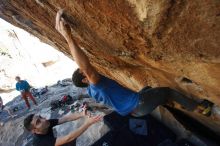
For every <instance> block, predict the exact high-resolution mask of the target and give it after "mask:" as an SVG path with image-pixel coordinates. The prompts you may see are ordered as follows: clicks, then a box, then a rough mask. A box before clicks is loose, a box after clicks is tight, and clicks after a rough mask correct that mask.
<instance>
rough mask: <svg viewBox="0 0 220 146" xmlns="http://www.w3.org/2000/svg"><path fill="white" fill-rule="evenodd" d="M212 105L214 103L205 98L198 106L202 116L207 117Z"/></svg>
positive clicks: (209, 114) (210, 112)
mask: <svg viewBox="0 0 220 146" xmlns="http://www.w3.org/2000/svg"><path fill="white" fill-rule="evenodd" d="M213 105H214V104H213V103H212V102H210V101H208V100H206V99H205V100H203V101H202V102H201V103H200V104H199V106H198V108H199V112H200V113H201V114H203V115H204V116H207V117H209V116H211V114H212V107H213Z"/></svg>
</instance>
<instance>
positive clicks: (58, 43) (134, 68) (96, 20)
mask: <svg viewBox="0 0 220 146" xmlns="http://www.w3.org/2000/svg"><path fill="white" fill-rule="evenodd" d="M59 8H65V9H66V14H67V15H68V22H69V23H70V24H71V27H72V29H73V35H74V36H75V37H76V40H77V42H78V43H79V44H80V46H81V47H82V49H83V50H84V51H85V52H86V54H87V55H88V57H89V58H90V60H91V62H92V64H93V65H94V66H95V67H96V68H97V70H98V71H99V72H100V73H101V74H104V75H106V76H108V77H111V78H112V79H115V80H117V81H118V82H120V83H121V84H123V85H124V86H127V87H129V88H131V89H133V90H135V91H138V90H140V89H141V88H142V87H144V86H145V85H150V86H153V87H156V86H169V87H172V88H175V89H177V90H180V91H182V92H184V93H185V94H187V95H191V96H194V97H196V98H198V99H204V98H205V99H208V100H210V101H212V102H213V103H215V104H216V105H218V106H219V105H220V90H219V87H220V1H219V0H193V1H192V0H179V1H174V0H74V1H71V0H62V1H59V0H23V1H20V0H1V4H0V16H1V17H2V18H3V19H5V20H7V21H9V22H11V23H12V24H14V25H17V26H19V27H21V28H23V29H25V30H27V31H29V32H31V33H32V34H34V35H36V36H37V37H39V38H40V39H41V40H42V41H44V42H47V43H49V44H50V45H52V46H54V47H56V48H57V49H59V50H60V51H62V52H64V53H65V54H67V55H69V56H70V52H69V50H68V46H67V44H66V42H65V40H64V39H63V38H62V37H61V35H60V34H59V33H58V32H57V31H56V30H55V29H54V22H55V15H56V12H57V11H58V9H59ZM39 49H40V48H39ZM190 114H192V113H190ZM196 117H197V116H196ZM214 118H216V117H211V118H204V117H200V116H198V117H197V119H200V120H201V119H202V120H201V121H203V123H208V125H209V126H210V127H212V129H215V131H217V132H219V133H220V123H219V122H218V121H216V120H215V119H214ZM214 121H215V122H214ZM219 121H220V120H219Z"/></svg>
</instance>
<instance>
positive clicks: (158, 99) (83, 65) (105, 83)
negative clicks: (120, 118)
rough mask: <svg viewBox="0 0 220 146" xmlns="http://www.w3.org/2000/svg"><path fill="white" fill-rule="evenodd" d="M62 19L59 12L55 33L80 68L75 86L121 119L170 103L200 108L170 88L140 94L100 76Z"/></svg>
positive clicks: (160, 88) (75, 76)
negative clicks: (107, 107)
mask: <svg viewBox="0 0 220 146" xmlns="http://www.w3.org/2000/svg"><path fill="white" fill-rule="evenodd" d="M62 15H63V11H62V10H60V11H58V13H57V16H56V29H57V30H58V31H59V32H60V33H61V34H62V35H63V37H64V38H65V39H66V41H67V43H68V45H69V48H70V52H71V54H72V56H73V58H74V60H75V61H76V63H77V64H78V66H79V68H80V69H77V70H76V71H75V72H74V74H73V76H72V80H73V83H74V84H75V85H76V86H78V87H87V91H88V94H89V95H90V96H91V97H93V98H94V99H95V100H96V101H98V102H102V103H104V104H106V105H108V106H111V107H112V108H113V109H114V110H115V111H117V112H118V113H119V114H121V115H128V114H129V113H131V114H132V115H134V116H143V115H146V114H148V113H150V112H151V111H153V110H154V109H155V108H156V107H157V106H158V105H163V104H166V103H169V102H170V101H176V102H178V103H179V104H181V105H182V106H183V107H185V108H186V109H188V110H190V111H193V110H195V109H197V107H198V106H199V104H198V103H197V102H195V101H194V100H192V99H191V98H189V97H186V96H185V95H183V94H181V93H179V92H178V91H176V90H173V89H170V88H168V87H158V88H150V87H146V88H143V89H142V90H141V91H140V92H134V91H132V90H130V89H128V88H125V87H123V86H122V85H120V84H118V83H117V82H115V81H114V80H111V79H109V78H106V77H104V76H102V75H100V74H99V73H98V72H97V71H96V70H95V68H94V67H93V66H92V65H91V64H90V62H89V59H88V57H87V56H86V55H85V53H84V52H83V51H82V50H81V49H80V47H79V46H78V45H77V43H76V42H75V40H74V39H73V36H72V35H71V29H70V26H69V25H68V24H67V22H66V21H65V20H64V18H63V17H62ZM207 108H209V107H204V108H203V109H204V111H209V110H207Z"/></svg>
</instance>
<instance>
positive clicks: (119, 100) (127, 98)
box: [87, 76, 139, 116]
mask: <svg viewBox="0 0 220 146" xmlns="http://www.w3.org/2000/svg"><path fill="white" fill-rule="evenodd" d="M87 91H88V94H89V96H91V97H93V98H94V99H95V100H96V101H98V102H102V103H103V104H106V105H108V106H110V107H112V108H113V109H114V110H115V111H116V112H118V113H119V114H120V115H123V116H125V115H127V114H129V113H130V112H132V111H133V110H134V108H135V107H136V106H137V104H138V101H139V95H138V93H136V92H133V91H131V90H129V89H127V88H125V87H123V86H121V85H120V84H118V83H117V82H115V81H113V80H111V79H108V78H106V77H104V76H101V79H100V81H99V82H98V83H97V84H95V85H94V84H90V85H89V87H88V88H87Z"/></svg>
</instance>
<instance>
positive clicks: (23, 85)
mask: <svg viewBox="0 0 220 146" xmlns="http://www.w3.org/2000/svg"><path fill="white" fill-rule="evenodd" d="M29 89H30V85H29V84H28V82H27V81H25V80H21V81H19V82H17V83H16V90H18V91H29Z"/></svg>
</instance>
